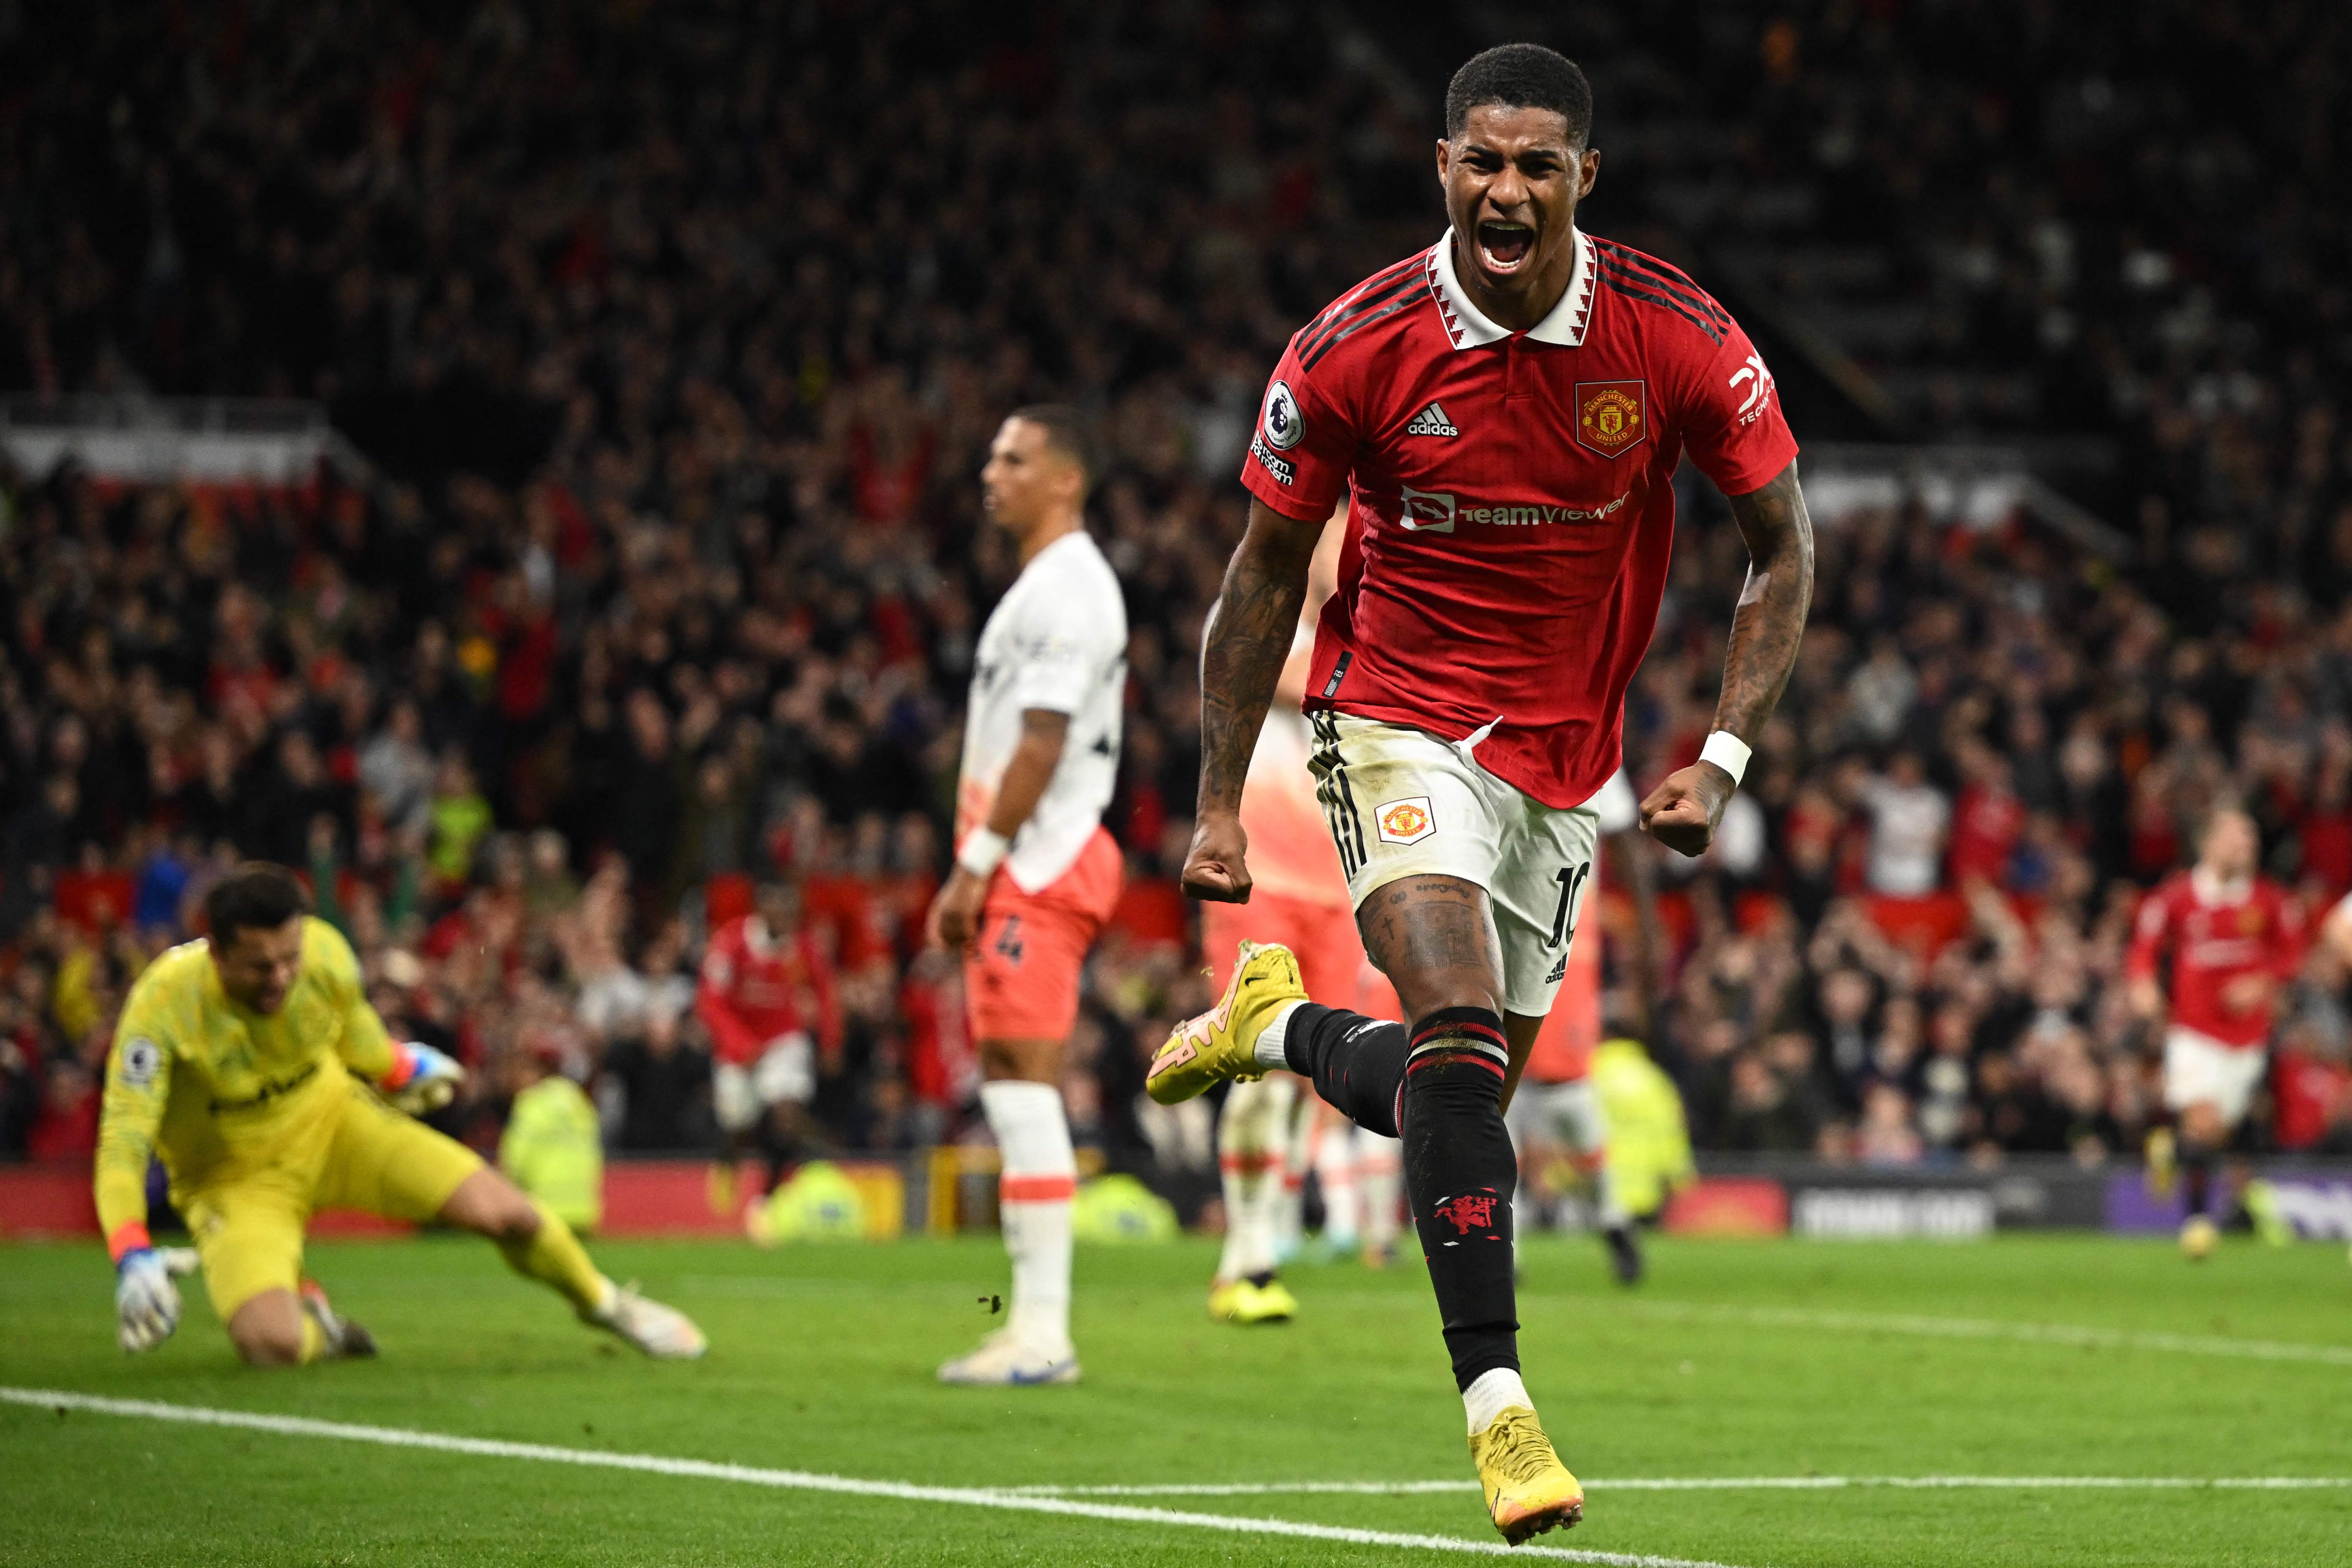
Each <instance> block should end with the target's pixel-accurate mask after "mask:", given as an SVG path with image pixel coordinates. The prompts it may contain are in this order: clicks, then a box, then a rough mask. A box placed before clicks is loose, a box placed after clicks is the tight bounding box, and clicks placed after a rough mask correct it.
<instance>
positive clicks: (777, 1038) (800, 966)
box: [694, 881, 841, 1138]
mask: <svg viewBox="0 0 2352 1568" xmlns="http://www.w3.org/2000/svg"><path fill="white" fill-rule="evenodd" d="M800 914H801V905H800V890H799V889H797V888H795V887H794V886H793V884H791V883H790V882H782V881H768V882H762V883H761V885H760V889H759V893H758V895H757V902H756V903H755V904H754V906H753V908H752V910H751V913H749V914H745V915H739V916H737V917H736V918H735V919H733V920H731V921H728V922H727V923H726V924H725V925H722V926H720V927H719V930H718V931H716V932H714V933H713V934H712V936H711V938H710V946H709V950H708V952H705V954H704V955H703V960H702V979H701V984H699V985H698V987H697V989H696V993H695V998H694V1012H695V1016H697V1017H698V1018H700V1019H701V1020H702V1025H703V1027H705V1028H707V1029H709V1031H710V1047H711V1055H712V1057H713V1058H715V1061H714V1063H713V1065H712V1068H711V1083H710V1089H711V1093H710V1100H711V1110H712V1113H713V1115H714V1116H715V1117H716V1119H717V1121H718V1122H719V1129H720V1131H723V1132H725V1133H726V1134H727V1135H728V1136H729V1137H730V1138H737V1137H740V1136H741V1135H742V1134H744V1133H746V1132H748V1131H751V1128H752V1126H753V1125H754V1124H755V1123H757V1122H758V1121H759V1120H760V1118H761V1116H763V1115H767V1114H769V1113H771V1112H772V1110H774V1108H775V1107H778V1106H785V1107H791V1108H800V1107H804V1106H806V1105H807V1104H808V1102H809V1101H810V1100H812V1099H814V1097H815V1095H816V1052H817V1047H819V1046H823V1047H825V1048H827V1049H830V1048H832V1047H835V1046H836V1045H838V1044H839V1043H840V1041H841V1011H840V1008H839V1007H838V1006H837V1005H835V1001H834V991H833V965H832V963H830V962H829V961H828V960H827V959H826V958H825V956H824V952H822V951H820V950H819V949H818V947H817V945H816V943H815V942H812V941H810V940H809V934H808V932H807V931H804V930H803V929H802V926H801V918H800Z"/></svg>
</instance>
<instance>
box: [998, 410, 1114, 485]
mask: <svg viewBox="0 0 2352 1568" xmlns="http://www.w3.org/2000/svg"><path fill="white" fill-rule="evenodd" d="M1007 417H1010V418H1013V419H1018V420H1020V421H1022V422H1023V423H1024V424H1028V425H1034V426H1037V428H1038V429H1040V430H1043V431H1044V432H1045V445H1047V446H1048V447H1053V448H1054V450H1055V451H1056V452H1059V453H1061V454H1062V456H1064V457H1065V458H1068V459H1069V460H1070V461H1071V462H1073V463H1076V465H1077V466H1078V478H1079V479H1081V480H1082V481H1083V482H1084V483H1085V485H1086V487H1087V489H1089V490H1091V489H1094V488H1095V478H1096V476H1097V474H1099V473H1100V472H1101V471H1102V470H1101V463H1100V459H1098V458H1097V457H1096V456H1095V443H1094V437H1092V436H1091V435H1089V434H1088V433H1087V422H1086V418H1085V416H1082V415H1080V414H1079V413H1078V411H1077V410H1076V409H1075V408H1073V407H1071V406H1070V405H1068V404H1066V403H1031V404H1027V405H1024V406H1022V407H1019V408H1016V409H1014V410H1013V412H1012V414H1011V415H1009V416H1007Z"/></svg>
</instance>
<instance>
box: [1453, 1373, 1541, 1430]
mask: <svg viewBox="0 0 2352 1568" xmlns="http://www.w3.org/2000/svg"><path fill="white" fill-rule="evenodd" d="M1512 1405H1519V1406H1521V1407H1522V1408H1524V1409H1528V1410H1533V1409H1534V1408H1535V1407H1536V1402H1535V1401H1534V1400H1532V1399H1529V1398H1528V1385H1527V1384H1524V1383H1521V1382H1520V1381H1519V1374H1518V1373H1516V1372H1514V1371H1512V1370H1511V1369H1510V1368H1509V1367H1507V1366H1498V1367H1496V1368H1495V1369H1494V1370H1493V1371H1491V1372H1482V1373H1479V1374H1478V1375H1477V1376H1476V1377H1475V1379H1473V1380H1472V1381H1471V1384H1470V1386H1469V1387H1467V1388H1465V1389H1464V1390H1463V1391H1462V1408H1463V1410H1464V1412H1465V1414H1467V1415H1469V1417H1470V1436H1473V1437H1475V1436H1477V1435H1478V1434H1479V1433H1481V1432H1484V1431H1485V1430H1486V1428H1487V1427H1489V1426H1493V1425H1494V1424H1495V1417H1496V1416H1497V1415H1501V1414H1502V1413H1503V1412H1504V1411H1506V1410H1508V1409H1509V1408H1510V1407H1511V1406H1512Z"/></svg>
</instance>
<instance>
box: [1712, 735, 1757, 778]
mask: <svg viewBox="0 0 2352 1568" xmlns="http://www.w3.org/2000/svg"><path fill="white" fill-rule="evenodd" d="M1754 754H1755V752H1753V751H1751V750H1750V749H1749V747H1748V742H1745V741H1743V740H1741V739H1740V738H1739V737H1738V736H1737V735H1735V734H1733V733H1732V732H1731V731H1728V730H1717V731H1714V732H1713V733H1712V734H1710V735H1708V736H1707V738H1706V745H1705V746H1702V747H1701V748H1699V753H1698V760H1699V761H1700V762H1702V763H1714V764H1715V765H1716V766H1717V767H1718V768H1721V769H1722V770H1723V771H1724V772H1725V773H1729V774H1730V775H1731V782H1732V783H1733V784H1738V782H1739V781H1740V779H1741V778H1742V777H1743V776H1745V775H1746V773H1747V772H1748V758H1749V757H1751V756H1753V755H1754Z"/></svg>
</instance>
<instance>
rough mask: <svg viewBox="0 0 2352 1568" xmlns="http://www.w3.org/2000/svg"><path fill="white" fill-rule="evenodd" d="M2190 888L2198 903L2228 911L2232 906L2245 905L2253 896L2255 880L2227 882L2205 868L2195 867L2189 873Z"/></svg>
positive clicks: (2248, 878)
mask: <svg viewBox="0 0 2352 1568" xmlns="http://www.w3.org/2000/svg"><path fill="white" fill-rule="evenodd" d="M2189 888H2190V889H2191V890H2192V891H2194V892H2195V893H2196V895H2197V901H2198V902H2199V903H2200V904H2203V905H2204V906H2205V907H2206V908H2208V909H2215V908H2221V909H2226V908H2228V907H2229V906H2230V905H2231V904H2242V903H2244V902H2245V901H2246V900H2247V899H2248V898H2250V897H2251V896H2252V893H2253V890H2254V879H2252V877H2241V878H2239V879H2236V880H2235V881H2230V882H2225V881H2223V880H2222V879H2221V878H2219V877H2216V876H2214V875H2213V874H2212V873H2211V872H2210V871H2208V870H2206V869H2205V868H2204V867H2202V866H2194V867H2191V868H2189Z"/></svg>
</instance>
